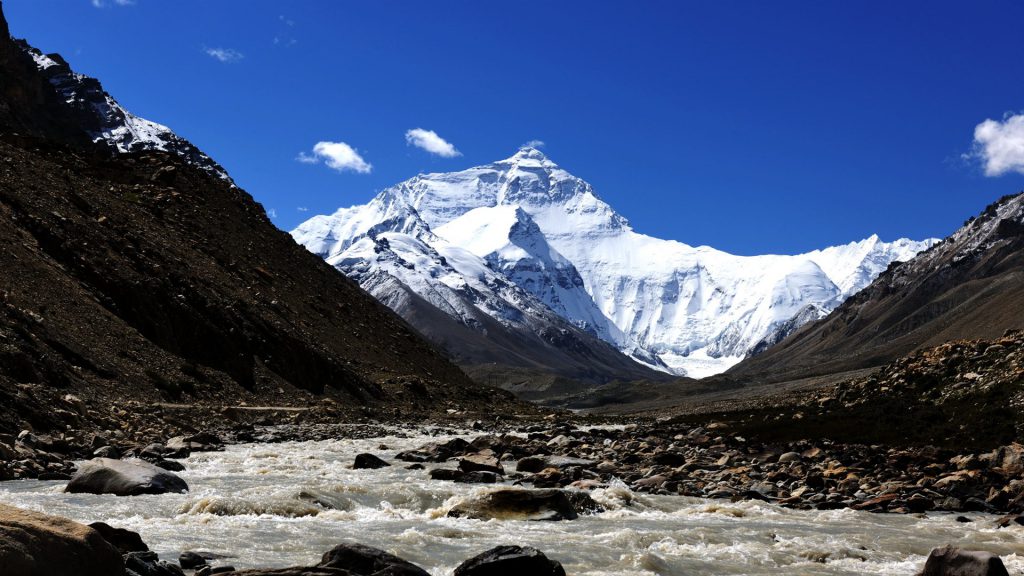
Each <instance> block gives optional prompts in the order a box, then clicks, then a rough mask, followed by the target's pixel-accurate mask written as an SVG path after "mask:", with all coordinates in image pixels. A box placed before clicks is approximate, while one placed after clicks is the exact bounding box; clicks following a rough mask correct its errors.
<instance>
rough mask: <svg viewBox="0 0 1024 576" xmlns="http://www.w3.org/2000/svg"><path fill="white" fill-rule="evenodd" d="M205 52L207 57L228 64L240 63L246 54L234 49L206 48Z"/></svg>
mask: <svg viewBox="0 0 1024 576" xmlns="http://www.w3.org/2000/svg"><path fill="white" fill-rule="evenodd" d="M203 51H204V52H206V54H207V56H209V57H211V58H215V59H217V60H220V61H221V62H224V63H226V64H227V63H231V62H238V61H239V60H241V59H242V58H245V55H244V54H242V53H241V52H239V51H238V50H235V49H234V48H204V49H203Z"/></svg>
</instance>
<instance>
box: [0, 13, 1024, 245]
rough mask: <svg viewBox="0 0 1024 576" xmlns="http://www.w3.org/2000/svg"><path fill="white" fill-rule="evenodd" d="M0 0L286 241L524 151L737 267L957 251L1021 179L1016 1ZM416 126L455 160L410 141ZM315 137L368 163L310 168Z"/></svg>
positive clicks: (22, 32)
mask: <svg viewBox="0 0 1024 576" xmlns="http://www.w3.org/2000/svg"><path fill="white" fill-rule="evenodd" d="M4 8H5V12H6V14H7V18H8V21H9V22H10V26H11V30H12V33H13V34H14V35H15V36H17V37H25V38H28V39H29V41H30V42H31V43H32V44H34V45H35V46H37V47H38V48H40V49H42V50H43V51H44V52H59V53H61V54H62V55H63V56H65V58H67V60H68V61H69V62H71V64H72V66H73V67H74V68H75V69H76V70H78V71H80V72H83V73H86V74H89V75H92V76H96V77H98V78H99V79H100V80H101V81H102V82H103V83H104V86H105V87H106V88H107V90H108V91H109V92H110V93H111V94H113V95H114V96H115V97H116V98H117V99H118V100H119V101H120V102H121V103H122V104H123V105H124V106H125V107H126V108H128V109H129V110H131V111H132V112H134V113H136V114H138V115H140V116H143V117H146V118H149V119H151V120H154V121H157V122H161V123H164V124H167V125H169V126H171V127H172V128H173V129H174V130H175V131H177V132H178V133H179V134H181V135H183V136H185V137H186V138H188V139H190V140H192V141H193V142H194V143H195V144H196V145H198V146H199V147H200V148H202V149H203V150H204V151H206V152H207V153H209V154H210V155H211V156H213V157H214V158H215V159H216V160H217V161H219V162H220V163H221V164H223V165H224V166H225V167H226V168H227V169H228V171H229V172H230V173H231V174H232V176H233V177H234V178H235V180H236V181H237V182H238V184H239V185H241V186H242V187H243V188H245V189H246V190H248V191H249V192H250V193H251V194H252V195H253V196H254V197H255V198H256V199H257V200H258V201H260V202H261V203H263V205H264V206H265V207H266V208H267V209H268V210H269V209H273V210H274V213H276V217H275V219H274V221H275V223H277V224H278V226H280V227H282V228H284V229H290V228H292V227H294V226H295V225H296V224H298V223H299V222H300V221H302V220H304V219H305V218H307V217H309V216H311V215H313V214H316V213H328V212H333V211H334V210H335V209H336V208H337V207H339V206H342V205H346V206H347V205H351V204H357V203H363V202H366V201H367V200H368V199H369V198H370V197H371V196H372V195H373V194H374V193H375V191H377V190H379V189H381V188H384V187H387V186H388V185H391V184H394V183H397V182H399V181H401V180H404V179H406V178H409V177H411V176H413V175H415V174H416V173H417V172H421V171H450V170H456V169H462V168H466V167H469V166H473V165H478V164H483V163H487V162H490V161H492V160H497V159H500V158H504V157H507V156H510V155H511V154H513V153H514V152H515V150H516V148H517V147H518V146H519V145H521V144H523V143H525V142H527V141H530V140H542V141H544V142H545V143H546V145H545V148H544V150H545V152H546V153H547V154H548V155H549V156H550V157H551V158H552V159H553V160H554V161H556V162H558V163H559V164H560V165H562V166H563V167H564V168H566V169H568V170H569V171H571V172H573V173H575V174H576V175H578V176H580V177H582V178H584V179H586V180H588V181H589V182H591V183H592V184H593V185H594V187H595V189H596V190H597V192H598V194H600V195H601V196H602V197H603V198H604V199H605V200H606V201H608V202H609V203H610V204H611V205H612V206H613V207H615V208H616V209H617V210H618V211H619V212H621V213H622V214H623V215H625V216H626V217H627V218H629V220H630V221H631V222H632V224H633V226H634V228H635V229H637V230H638V231H640V232H643V233H647V234H652V235H655V236H659V237H664V238H674V239H678V240H681V241H683V242H686V243H689V244H693V245H700V244H707V245H711V246H714V247H716V248H720V249H724V250H727V251H731V252H735V253H739V254H758V253H768V252H773V253H794V252H802V251H806V250H810V249H814V248H818V247H823V246H826V245H831V244H837V243H844V242H848V241H852V240H855V239H860V238H863V237H866V236H868V235H870V234H872V233H878V234H879V235H880V236H882V238H883V239H887V240H889V239H893V238H896V237H900V236H909V237H912V238H923V237H927V236H944V235H946V234H949V233H950V232H952V231H953V230H954V229H956V227H958V226H959V225H960V224H961V223H962V222H963V221H964V220H965V219H966V218H968V217H969V216H972V215H974V214H976V213H978V212H979V211H980V210H981V209H982V208H983V207H984V206H985V205H986V204H988V203H990V202H991V201H993V200H994V199H996V198H998V197H999V196H1001V195H1003V194H1008V193H1013V192H1017V191H1019V190H1021V189H1022V188H1024V175H1022V172H1024V117H1020V116H1016V117H1013V116H1012V115H1014V114H1020V113H1021V112H1022V111H1024V74H1022V73H1021V55H1022V54H1024V34H1021V33H1020V22H1022V21H1024V3H1021V2H1018V1H1015V0H992V1H977V2H969V3H968V2H944V1H928V2H882V1H863V2H845V1H843V2H840V1H815V2H811V1H807V2H795V1H789V0H780V1H777V2H760V1H749V2H738V1H728V0H726V1H715V2H711V1H706V2H676V1H665V2H659V1H650V2H629V3H626V2H621V3H618V2H616V3H613V2H595V1H579V2H551V1H547V0H524V1H520V2H514V3H509V2H481V1H477V0H473V1H468V0H467V1H455V0H453V1H444V2H426V1H411V0H410V1H407V2H398V1H389V0H374V1H365V0H364V1H360V2H349V1H341V0H338V1H333V0H332V1H328V0H322V1H313V0H308V1H304V2H283V1H273V2H271V1H260V0H218V1H202V0H175V1H174V2H168V1H161V0H134V1H128V0H65V1H56V0H7V1H6V2H4ZM1007 114H1010V115H1011V116H1009V117H1008V116H1006V115H1007ZM985 120H992V121H993V122H992V123H989V124H985V125H983V126H982V128H981V129H980V131H979V134H980V135H981V140H982V141H981V142H980V143H976V142H974V137H975V130H976V127H977V126H978V125H979V124H981V123H983V122H984V121H985ZM414 128H423V129H426V130H431V131H434V132H435V133H436V134H437V135H439V136H440V137H441V138H443V139H444V140H445V141H447V142H448V143H450V144H452V145H453V146H454V147H455V148H456V149H457V150H458V151H459V153H460V154H461V155H459V156H454V157H443V156H441V155H438V154H431V153H429V152H427V151H425V150H422V149H420V148H417V147H415V146H412V145H410V144H408V143H407V141H406V133H407V131H408V130H410V129H414ZM321 141H324V142H344V143H347V144H348V145H349V146H351V147H352V148H353V149H354V150H355V151H356V152H357V153H358V154H359V156H360V157H361V158H362V159H363V161H364V162H365V164H367V165H368V166H366V165H361V166H358V167H359V168H361V169H362V171H357V170H345V171H337V170H333V169H331V168H329V167H328V166H326V165H325V164H324V163H322V162H321V163H319V164H310V163H304V162H300V161H297V160H296V159H297V158H298V157H299V156H300V154H305V155H307V157H308V156H311V155H314V152H313V148H314V145H315V144H316V143H317V142H321ZM1018 144H1019V145H1020V149H1018V148H1017V145H1018ZM979 151H983V152H985V154H979ZM334 152H335V153H337V152H338V150H337V149H335V150H334ZM341 152H344V150H342V151H341ZM972 154H973V156H972V157H971V158H965V155H968V156H970V155H972ZM986 172H988V174H986Z"/></svg>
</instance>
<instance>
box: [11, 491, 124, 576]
mask: <svg viewBox="0 0 1024 576" xmlns="http://www.w3.org/2000/svg"><path fill="white" fill-rule="evenodd" d="M0 574H3V576H121V575H123V574H124V562H123V561H122V560H121V554H120V553H119V552H118V551H117V549H116V548H114V547H113V546H112V545H110V543H108V542H107V541H106V540H104V539H103V537H102V536H101V535H100V533H99V532H97V531H96V530H93V529H92V528H90V527H88V526H85V525H84V524H79V523H78V522H73V521H71V520H68V519H67V518H61V517H58V516H49V515H46V514H41V513H39V512H30V511H28V510H22V509H20V508H15V507H13V506H6V505H3V504H0Z"/></svg>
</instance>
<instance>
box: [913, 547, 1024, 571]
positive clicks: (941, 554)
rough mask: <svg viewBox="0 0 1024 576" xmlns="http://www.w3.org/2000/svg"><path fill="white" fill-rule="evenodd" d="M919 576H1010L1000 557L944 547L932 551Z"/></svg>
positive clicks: (987, 553)
mask: <svg viewBox="0 0 1024 576" xmlns="http://www.w3.org/2000/svg"><path fill="white" fill-rule="evenodd" d="M919 576H1009V573H1008V572H1007V571H1006V567H1005V566H1003V561H1002V560H1000V559H999V556H996V555H995V554H991V553H989V552H974V551H969V550H961V549H959V548H956V547H954V546H943V547H942V548H936V549H934V550H932V553H931V554H929V555H928V560H927V561H926V562H925V564H924V570H923V571H921V573H920V574H919Z"/></svg>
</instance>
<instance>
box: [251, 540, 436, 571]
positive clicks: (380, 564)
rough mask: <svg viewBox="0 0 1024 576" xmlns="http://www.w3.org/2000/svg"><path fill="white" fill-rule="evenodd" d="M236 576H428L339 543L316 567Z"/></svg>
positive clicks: (376, 552)
mask: <svg viewBox="0 0 1024 576" xmlns="http://www.w3.org/2000/svg"><path fill="white" fill-rule="evenodd" d="M235 574H237V575H238V576H430V574H428V573H427V571H426V570H424V569H422V568H420V567H419V566H417V565H415V564H412V563H411V562H407V561H405V560H402V559H401V558H399V557H398V556H395V555H393V554H388V553H387V552H385V551H383V550H379V549H377V548H372V547H370V546H364V545H362V544H341V545H339V546H335V547H334V548H332V549H331V550H329V551H328V552H326V553H325V554H324V556H323V558H322V559H321V561H320V563H319V564H317V565H316V566H308V567H296V568H279V569H275V570H243V571H241V572H236V573H235Z"/></svg>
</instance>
